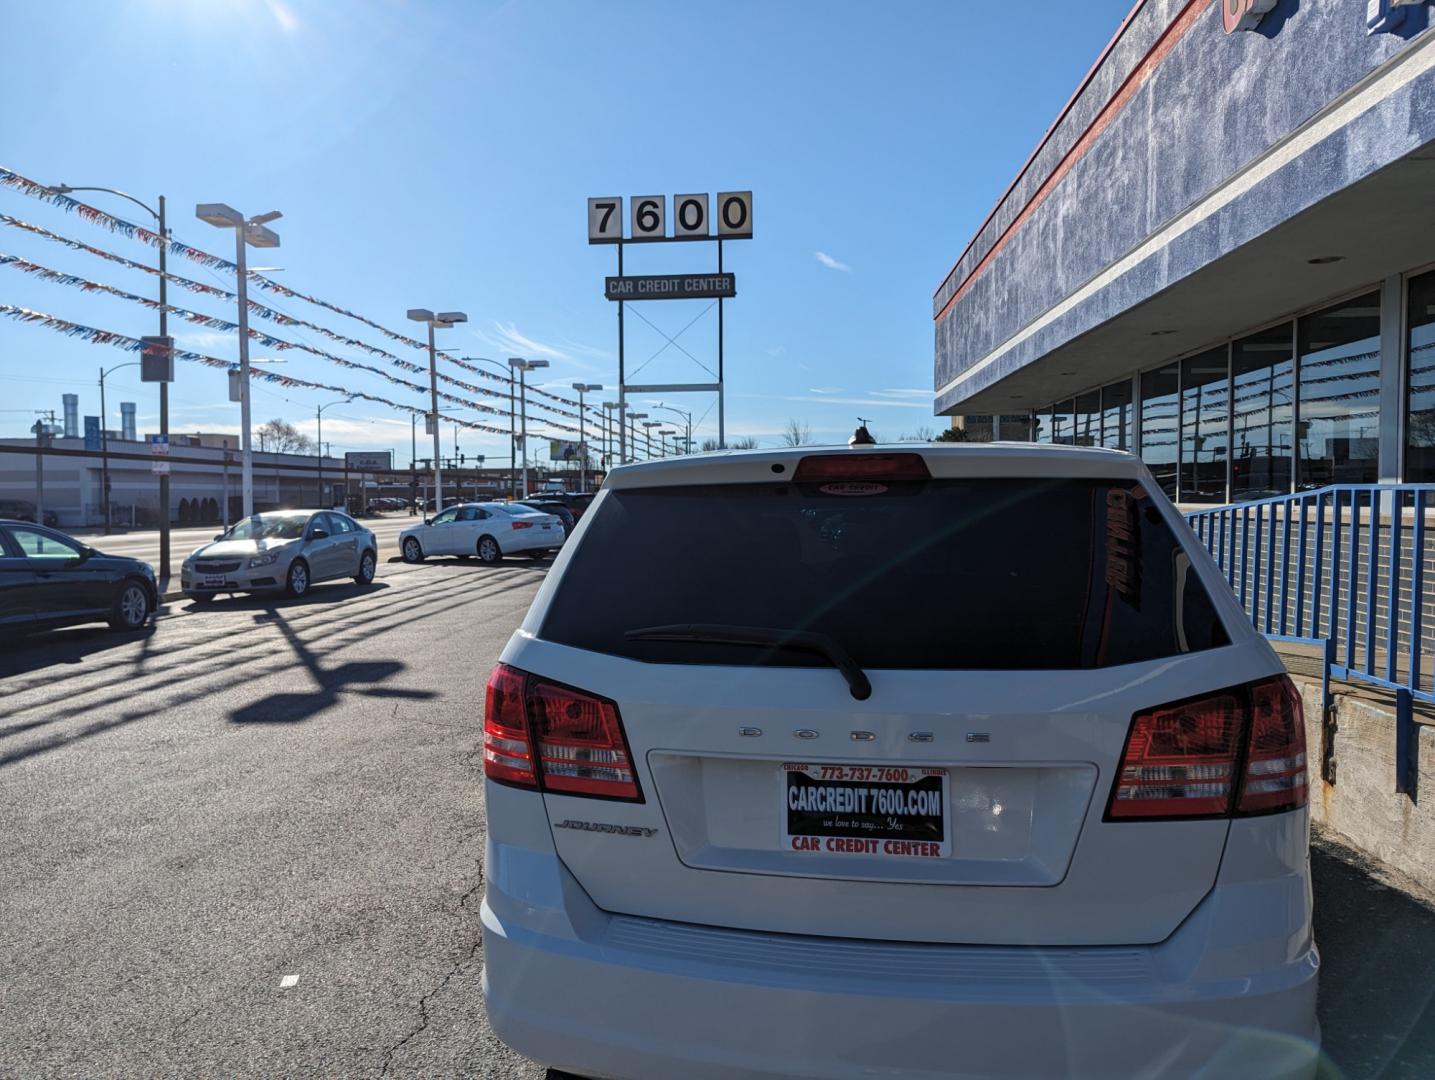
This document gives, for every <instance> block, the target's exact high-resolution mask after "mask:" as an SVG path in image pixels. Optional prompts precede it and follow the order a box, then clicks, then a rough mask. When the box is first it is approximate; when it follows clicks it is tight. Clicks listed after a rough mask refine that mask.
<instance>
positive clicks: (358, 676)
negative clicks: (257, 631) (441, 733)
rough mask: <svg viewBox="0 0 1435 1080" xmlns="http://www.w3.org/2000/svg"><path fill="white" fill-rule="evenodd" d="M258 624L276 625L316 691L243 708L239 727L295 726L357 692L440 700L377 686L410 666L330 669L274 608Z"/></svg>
mask: <svg viewBox="0 0 1435 1080" xmlns="http://www.w3.org/2000/svg"><path fill="white" fill-rule="evenodd" d="M254 619H255V621H256V622H260V621H263V622H265V623H272V624H273V625H275V626H277V627H278V628H279V632H280V633H282V634H283V635H284V638H285V640H286V641H287V642H288V643H289V647H290V648H291V649H292V650H293V651H294V655H295V656H296V657H297V658H298V660H299V662H300V664H302V665H303V667H304V668H305V669H306V670H307V671H308V672H309V675H310V677H311V678H312V679H313V680H314V682H315V684H316V687H315V689H314V690H312V691H310V692H308V693H278V694H270V695H269V696H268V697H266V698H261V699H259V700H258V701H253V702H250V703H249V704H248V705H245V706H244V707H243V708H239V709H235V710H234V711H233V712H231V713H230V714H229V719H230V722H231V723H235V724H294V723H298V722H300V721H302V720H307V719H309V717H311V716H313V715H315V714H316V713H319V712H323V711H324V710H325V709H327V708H329V707H330V706H332V705H336V704H338V701H339V695H340V694H342V693H345V692H349V691H352V692H355V693H358V694H362V695H363V696H364V697H389V698H399V699H403V700H408V701H427V700H430V699H432V698H435V697H437V696H438V694H437V693H435V692H434V691H432V690H401V689H397V688H394V687H384V686H377V685H375V684H377V683H381V682H383V681H385V680H386V679H390V678H392V677H393V676H395V675H397V674H398V673H399V672H401V671H404V670H405V669H406V668H407V667H408V665H407V664H404V663H402V662H401V661H398V660H367V661H355V662H351V663H347V664H341V665H340V666H339V667H336V668H332V669H326V668H324V667H322V666H321V665H320V663H319V658H318V656H316V655H315V654H314V652H313V650H311V649H310V648H309V646H308V645H307V644H305V642H304V639H303V638H302V637H300V636H299V633H298V632H297V631H296V630H295V629H294V627H292V626H291V625H290V624H289V622H288V620H287V619H285V618H284V616H283V615H282V614H281V613H280V612H279V611H278V610H277V609H276V608H274V607H273V606H270V607H268V608H266V609H265V610H264V611H263V612H260V613H256V614H255V616H254Z"/></svg>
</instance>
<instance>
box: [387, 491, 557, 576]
mask: <svg viewBox="0 0 1435 1080" xmlns="http://www.w3.org/2000/svg"><path fill="white" fill-rule="evenodd" d="M562 545H563V522H562V520H561V519H559V518H558V517H556V516H555V515H553V514H544V513H541V512H539V511H537V510H531V509H529V508H528V507H526V506H520V505H518V504H516V503H499V502H485V503H460V504H459V505H458V506H450V507H448V509H446V510H444V511H443V512H442V513H439V514H436V515H434V516H433V517H431V518H425V519H424V523H423V524H422V525H414V526H413V527H411V528H408V529H405V530H404V531H403V532H402V533H400V534H399V550H400V551H401V552H402V553H403V556H404V561H405V562H411V563H415V562H422V561H423V560H424V559H426V558H427V557H428V556H430V555H457V556H459V557H460V558H464V559H466V558H468V557H469V556H471V555H477V556H478V557H479V559H480V560H481V561H483V562H486V563H496V562H498V560H499V559H501V558H503V557H504V556H505V555H516V554H518V553H519V552H523V553H524V554H527V555H530V556H532V557H533V558H541V557H542V556H544V555H545V554H547V553H548V552H550V551H555V550H557V549H558V548H559V547H561V546H562Z"/></svg>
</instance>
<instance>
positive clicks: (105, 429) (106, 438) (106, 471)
mask: <svg viewBox="0 0 1435 1080" xmlns="http://www.w3.org/2000/svg"><path fill="white" fill-rule="evenodd" d="M139 366H140V362H139V361H138V360H131V361H130V362H129V363H127V364H116V365H115V366H114V367H112V368H110V369H109V370H108V371H106V370H105V369H104V368H103V367H102V368H100V488H101V491H102V494H101V498H102V499H104V503H105V535H106V536H109V535H110V433H109V421H110V416H109V413H108V412H106V411H105V377H106V376H108V375H113V374H114V373H115V372H116V371H119V370H120V368H127V367H139ZM40 524H42V525H43V524H44V522H43V521H42V522H41V523H40Z"/></svg>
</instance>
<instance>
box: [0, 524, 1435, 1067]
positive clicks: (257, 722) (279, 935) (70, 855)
mask: <svg viewBox="0 0 1435 1080" xmlns="http://www.w3.org/2000/svg"><path fill="white" fill-rule="evenodd" d="M391 551H392V549H390V552H391ZM546 569H547V563H546V562H538V563H534V562H531V561H529V560H527V559H515V560H511V561H506V562H505V563H503V564H502V565H500V566H498V567H493V568H490V567H482V566H479V565H477V564H476V563H460V562H456V561H442V562H429V563H425V564H421V565H417V566H409V565H405V564H402V563H399V562H395V561H386V562H384V563H382V565H381V568H380V573H379V577H378V579H377V580H376V582H375V583H374V585H372V586H370V587H368V588H360V587H358V586H355V585H352V584H349V583H344V584H337V585H323V586H319V587H317V588H316V589H315V590H314V591H313V593H312V594H311V596H310V597H308V598H307V599H305V600H304V601H301V602H290V601H285V600H276V601H269V600H259V599H243V598H241V599H226V600H221V601H219V602H218V603H216V604H214V605H211V606H210V607H207V608H204V609H199V608H195V607H192V606H191V605H190V604H188V603H186V602H183V601H180V602H176V603H171V604H169V605H167V607H166V609H165V610H164V611H163V612H162V613H161V615H160V617H159V618H158V620H157V621H156V623H155V625H154V626H153V628H152V629H151V630H150V631H149V632H147V633H144V634H138V635H121V634H114V633H111V632H109V631H108V630H103V629H99V628H96V629H88V628H86V629H76V630H66V631H61V632H58V633H54V634H51V635H48V636H45V637H38V638H33V639H26V640H23V641H20V642H9V643H6V644H5V646H4V647H3V652H0V822H3V823H4V828H3V829H0V866H3V867H4V871H5V887H4V888H3V889H0V1031H3V1033H4V1037H3V1038H0V1076H3V1077H50V1076H77V1077H78V1076H93V1077H111V1076H156V1075H167V1076H278V1075H285V1076H305V1077H320V1076H353V1077H370V1076H375V1077H376V1076H388V1075H392V1076H482V1077H532V1078H537V1077H541V1076H542V1075H543V1071H542V1070H541V1069H540V1068H539V1067H537V1066H536V1065H534V1064H533V1063H531V1062H528V1061H526V1060H524V1059H522V1058H520V1057H518V1056H517V1055H515V1054H513V1053H511V1052H510V1051H508V1050H507V1049H506V1048H504V1047H503V1046H502V1045H501V1044H499V1043H498V1042H497V1041H496V1040H495V1039H494V1038H493V1036H492V1035H491V1033H490V1032H489V1031H488V1029H487V1025H486V1023H485V1021H484V1018H483V1010H482V1003H481V997H480V992H479V978H480V973H481V970H482V963H483V954H482V945H481V941H480V936H479V922H478V905H479V901H480V899H481V896H482V888H483V880H482V867H481V860H482V853H483V841H484V827H485V826H484V813H483V800H482V785H481V783H480V780H481V776H482V769H481V763H480V758H479V755H478V748H479V744H480V738H481V721H482V710H483V688H484V682H485V679H486V677H487V674H488V671H489V669H490V667H491V666H492V664H493V662H494V661H495V659H496V658H497V656H498V653H499V651H500V649H501V648H502V645H503V643H504V641H505V640H506V639H507V637H508V635H509V633H510V632H511V630H512V629H513V627H514V626H515V625H516V624H517V622H518V620H519V619H520V618H521V616H522V614H523V611H524V610H525V608H526V607H527V605H528V602H529V600H530V599H531V597H532V595H533V592H534V590H535V589H536V588H537V586H538V584H539V582H540V581H541V580H542V577H543V575H544V573H545V572H546ZM1315 869H1316V899H1317V929H1318V934H1319V939H1320V942H1321V946H1322V950H1323V954H1324V965H1325V967H1324V973H1323V979H1322V1000H1321V1018H1322V1025H1323V1028H1324V1032H1325V1039H1326V1048H1327V1051H1328V1055H1329V1061H1328V1063H1327V1065H1326V1068H1325V1075H1327V1076H1330V1077H1426V1076H1431V1075H1435V1004H1432V995H1435V980H1432V979H1431V978H1430V975H1429V973H1430V972H1431V971H1435V908H1432V907H1430V906H1427V905H1426V904H1425V903H1424V902H1422V901H1420V900H1418V899H1415V898H1412V897H1410V896H1407V895H1405V894H1404V893H1402V892H1401V891H1400V890H1399V889H1398V888H1394V887H1392V885H1395V884H1399V882H1396V881H1394V880H1393V879H1391V878H1390V877H1388V876H1386V875H1384V874H1383V873H1382V872H1381V871H1380V870H1379V869H1378V868H1371V867H1366V866H1362V865H1360V864H1359V863H1358V862H1357V861H1356V860H1354V859H1353V858H1352V857H1351V856H1350V855H1349V853H1346V852H1343V851H1342V850H1340V849H1339V848H1337V847H1335V846H1333V845H1331V844H1327V843H1319V844H1318V845H1317V848H1316V853H1315Z"/></svg>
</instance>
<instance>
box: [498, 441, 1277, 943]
mask: <svg viewBox="0 0 1435 1080" xmlns="http://www.w3.org/2000/svg"><path fill="white" fill-rule="evenodd" d="M832 456H833V457H836V458H839V459H840V460H841V461H842V462H843V465H844V468H842V469H836V467H835V466H806V467H804V466H803V465H802V464H800V463H799V462H798V459H797V458H796V457H789V458H786V459H784V463H785V470H795V475H794V472H787V475H788V476H792V477H793V479H791V480H786V482H783V481H778V482H773V481H771V480H770V479H767V478H768V477H771V476H772V475H773V473H774V471H775V470H773V469H772V465H773V464H776V463H778V462H768V461H767V459H766V458H764V459H763V460H762V468H763V470H764V471H765V472H766V474H767V476H766V477H763V478H762V482H760V483H758V482H748V483H746V484H742V483H733V482H730V481H729V480H728V478H727V477H722V478H721V479H722V480H723V482H720V483H714V484H706V483H703V482H702V479H703V477H702V476H701V473H699V472H698V471H697V470H694V471H693V472H694V473H698V474H697V475H692V474H689V478H690V479H691V480H694V481H696V482H695V483H689V484H684V485H682V486H666V485H653V486H634V487H619V489H618V490H614V491H609V492H607V493H605V495H604V496H603V498H602V500H601V501H600V502H598V503H596V504H595V507H594V510H593V513H591V514H590V515H588V520H587V521H585V523H584V525H583V529H582V531H581V532H580V533H579V534H578V542H577V546H576V549H575V550H572V551H571V552H569V553H568V554H567V555H566V556H565V559H566V561H565V562H563V563H561V564H560V566H559V567H558V568H557V570H556V571H555V574H554V576H553V578H552V579H551V580H550V582H549V583H548V584H547V585H546V586H545V589H544V592H543V593H542V594H541V595H540V597H539V599H538V601H537V602H536V603H535V607H534V611H533V612H532V613H531V614H530V619H529V623H528V624H527V625H526V627H525V630H526V632H524V633H520V634H519V635H517V636H516V637H515V640H514V642H513V643H512V644H511V645H510V648H509V650H508V651H507V652H506V653H505V656H504V660H505V663H506V664H507V665H509V667H508V668H506V669H504V670H505V671H507V673H508V674H507V676H506V678H507V679H508V680H509V681H508V682H507V683H506V684H504V685H503V686H501V687H500V696H502V695H503V694H504V693H507V694H508V695H509V698H510V699H511V700H514V701H517V700H520V699H521V700H523V701H525V702H526V703H527V710H528V716H529V717H532V718H539V719H532V720H529V719H521V720H520V719H515V720H514V721H513V725H514V726H513V727H511V728H509V729H505V731H504V732H500V735H503V734H505V733H506V734H507V735H514V734H515V733H517V732H519V729H520V728H521V729H522V734H523V737H521V738H517V739H513V738H509V739H506V740H504V741H501V742H500V743H499V744H496V745H499V746H500V750H501V752H502V753H504V754H508V753H516V754H517V755H518V757H519V758H521V757H522V756H523V755H524V754H525V753H528V751H527V750H516V751H515V750H514V749H513V747H515V746H518V745H520V744H523V745H527V742H528V741H529V740H530V739H531V743H532V745H533V746H534V747H535V748H536V751H537V754H538V756H539V757H540V758H541V759H542V760H543V762H544V763H545V765H544V767H545V768H548V769H551V770H552V777H549V778H548V779H547V780H545V782H544V786H545V787H546V790H545V793H544V800H545V805H546V809H547V812H548V815H549V818H550V822H551V824H552V825H553V836H554V841H555V844H556V846H557V850H558V853H559V855H560V857H561V858H562V859H563V861H564V863H565V864H566V865H567V866H568V868H569V869H570V870H571V871H572V873H573V874H574V876H575V877H576V878H577V880H578V881H579V882H580V883H581V884H582V886H583V887H584V889H586V890H587V891H588V893H589V894H590V895H591V896H592V898H593V900H594V901H595V902H596V903H597V904H598V905H599V906H600V907H603V908H605V909H606V910H609V911H612V912H617V913H625V914H631V915H639V916H648V917H653V918H662V919H671V920H680V921H685V922H692V923H702V924H709V925H717V926H729V927H738V928H744V929H751V930H762V931H777V932H789V933H804V934H825V935H837V936H843V937H856V938H866V939H886V940H902V941H923V942H954V943H973V944H978V943H979V944H1041V945H1105V944H1137V943H1145V942H1155V941H1159V940H1161V939H1163V938H1164V937H1166V936H1167V935H1169V934H1170V933H1171V931H1172V930H1174V929H1175V927H1176V926H1177V925H1178V924H1179V923H1180V922H1181V920H1182V919H1183V918H1184V917H1185V916H1186V915H1187V914H1188V913H1189V912H1190V911H1191V910H1192V909H1193V908H1194V907H1195V905H1196V904H1197V903H1199V901H1200V900H1201V898H1202V897H1203V896H1204V895H1205V894H1206V893H1207V892H1208V891H1209V890H1210V888H1211V886H1212V884H1213V882H1214V880H1215V877H1216V873H1217V870H1218V868H1219V864H1220V859H1221V854H1222V851H1223V848H1224V843H1225V837H1226V832H1227V828H1228V819H1227V817H1226V816H1225V814H1224V813H1217V814H1214V815H1210V816H1205V817H1189V816H1187V815H1181V816H1182V817H1183V818H1186V819H1182V820H1146V819H1134V820H1133V819H1131V818H1129V817H1126V816H1121V817H1113V815H1112V813H1111V812H1110V811H1109V807H1108V803H1109V801H1110V799H1111V796H1112V788H1113V779H1114V778H1115V777H1116V775H1117V773H1118V771H1122V770H1120V769H1119V766H1120V765H1121V763H1122V755H1123V751H1124V749H1125V748H1126V745H1127V739H1128V734H1129V733H1130V732H1131V730H1132V724H1133V716H1135V715H1137V714H1142V713H1143V712H1145V711H1149V710H1153V709H1156V708H1158V707H1160V706H1164V705H1167V704H1169V703H1172V702H1177V701H1186V700H1191V701H1198V700H1200V699H1202V697H1203V695H1209V694H1210V693H1211V692H1212V691H1218V690H1220V689H1221V688H1223V687H1230V686H1239V685H1244V684H1249V683H1252V682H1255V681H1258V680H1261V679H1262V678H1265V677H1268V676H1270V675H1271V674H1272V673H1273V671H1274V670H1276V667H1275V664H1274V660H1273V657H1272V655H1271V654H1270V652H1269V650H1268V648H1267V647H1266V646H1265V645H1264V644H1263V643H1262V642H1261V641H1260V639H1259V638H1256V637H1254V636H1253V635H1250V634H1248V633H1247V634H1242V635H1241V636H1240V637H1239V639H1238V641H1237V642H1236V643H1235V644H1232V643H1231V639H1230V636H1229V634H1228V631H1227V629H1226V620H1223V618H1222V617H1221V615H1219V614H1218V613H1217V610H1216V605H1215V604H1213V601H1212V599H1211V597H1210V595H1209V594H1208V590H1207V589H1206V587H1205V585H1204V584H1203V583H1202V581H1201V580H1200V576H1201V575H1200V574H1199V573H1193V572H1192V556H1191V553H1189V552H1188V551H1186V550H1184V549H1183V547H1182V545H1181V543H1180V542H1179V541H1178V540H1177V536H1178V535H1179V533H1178V530H1184V526H1181V525H1180V524H1179V521H1178V520H1174V519H1172V518H1171V516H1170V511H1169V506H1168V505H1166V504H1164V503H1163V502H1162V501H1161V500H1160V497H1159V496H1153V495H1152V494H1151V493H1150V491H1149V490H1148V489H1147V488H1146V487H1145V486H1144V485H1143V484H1142V483H1141V480H1140V475H1139V472H1138V469H1139V467H1138V466H1137V465H1135V463H1134V462H1132V461H1130V460H1129V459H1125V458H1116V457H1114V456H1108V455H1102V456H1096V457H1097V461H1098V462H1099V466H1100V467H1099V468H1093V467H1092V466H1091V465H1090V464H1089V463H1084V461H1083V459H1082V458H1081V457H1080V455H1077V456H1076V460H1077V462H1078V463H1077V465H1074V466H1072V465H1066V466H1063V464H1062V462H1063V461H1064V460H1065V459H1055V460H1050V461H1040V462H1038V463H1037V464H1039V466H1040V472H1039V478H1036V477H1034V476H1032V475H1028V476H1022V475H1021V472H1022V471H1023V468H1024V469H1025V471H1027V472H1028V473H1029V474H1031V473H1037V472H1038V469H1037V467H1036V466H1035V465H1033V463H1032V462H1031V461H1029V460H1026V461H1025V465H1024V466H1023V465H1021V464H1018V465H1017V466H1015V468H1016V474H1015V475H1013V474H1012V471H1011V470H1012V468H1013V466H1012V463H1011V462H1010V461H1007V460H1004V459H1003V458H1001V457H1000V456H990V455H982V454H979V453H978V454H965V455H950V454H940V453H938V454H933V455H930V457H929V459H928V461H923V459H922V457H921V456H919V455H915V454H908V455H868V457H872V458H882V459H884V460H883V461H882V462H880V463H879V464H878V465H874V466H871V467H870V468H868V471H866V472H863V471H862V470H863V468H864V466H863V464H862V461H861V459H859V458H857V456H856V455H832ZM817 457H818V456H817V455H813V456H810V457H809V461H811V460H816V459H817ZM894 459H911V460H906V462H905V465H904V464H903V460H896V461H895V464H894ZM1021 460H1025V459H1019V461H1021ZM913 461H915V462H916V464H917V465H919V466H920V470H918V471H915V472H913V471H907V472H904V471H902V470H903V469H904V468H907V469H911V468H912V466H913ZM1063 468H1065V470H1066V471H1067V472H1068V475H1060V473H1061V472H1062V470H1063ZM826 469H835V471H832V472H830V473H829V472H827V471H824V470H826ZM884 469H885V470H886V471H885V472H884V471H883V470H884ZM929 471H930V473H931V474H933V475H932V476H929V475H928V473H929ZM1054 473H1055V475H1053V474H1054ZM1197 557H1199V558H1204V556H1203V555H1198V556H1197ZM759 629H765V630H767V631H772V630H774V629H776V630H779V631H781V633H780V634H779V636H778V638H777V640H779V641H781V642H782V644H780V645H773V644H771V643H769V644H767V645H758V644H752V643H748V641H746V640H745V639H746V638H750V637H753V636H758V637H761V636H762V635H760V634H756V631H757V630H759ZM635 631H638V633H636V634H635V633H634V632H635ZM798 632H801V633H807V634H812V635H816V636H817V638H818V639H819V640H817V641H816V642H815V643H814V642H813V641H807V640H801V641H799V642H798V643H799V644H801V645H802V647H801V648H794V647H792V646H793V643H794V641H795V640H797V639H795V638H794V637H793V635H794V634H795V633H798ZM834 643H835V644H836V646H837V647H838V650H839V654H837V655H835V656H834V654H833V653H832V651H831V646H832V645H833V644H834ZM841 654H846V655H845V656H844V655H841ZM848 659H850V660H851V661H855V664H856V666H857V668H860V671H856V672H855V673H854V671H853V670H851V669H850V668H848V669H847V670H846V671H845V673H844V671H843V670H841V669H842V668H843V667H845V666H846V664H845V661H846V660H848ZM864 680H865V681H866V682H869V683H870V693H869V692H868V687H867V686H865V685H863V683H864ZM1223 700H1224V699H1223ZM513 715H515V716H516V715H517V714H516V713H515V714H513ZM584 717H587V718H588V719H587V720H585V719H582V718H584ZM590 721H591V722H590ZM585 724H586V725H587V726H586V727H585V726H584V725H585ZM574 725H576V727H575V726H574ZM580 729H582V730H580ZM595 732H597V734H596V735H595ZM545 733H546V734H545ZM492 735H493V732H492V731H491V732H490V736H491V737H490V743H491V744H493V738H492ZM530 759H531V758H530ZM511 760H517V759H511ZM583 763H586V764H583ZM1129 765H1130V763H1129V762H1128V766H1129ZM1228 765H1229V769H1234V768H1236V765H1235V763H1234V759H1232V761H1231V762H1230V763H1228ZM1229 769H1228V772H1229ZM1138 771H1139V770H1138ZM1218 771H1219V770H1218ZM1122 772H1123V776H1136V775H1137V773H1134V772H1131V769H1130V768H1128V769H1127V770H1124V771H1122ZM1188 774H1189V775H1192V776H1194V775H1195V772H1194V771H1193V770H1191V769H1189V768H1187V767H1185V766H1182V768H1181V769H1180V770H1179V772H1178V775H1179V776H1180V777H1187V776H1188ZM490 775H492V773H491V774H490ZM1153 775H1154V774H1153ZM1163 775H1167V776H1168V777H1169V776H1170V775H1171V773H1170V772H1169V770H1168V772H1167V773H1166V774H1163ZM1232 775H1233V774H1230V775H1227V776H1226V778H1225V782H1226V783H1227V784H1228V786H1229V784H1230V783H1231V776H1232ZM565 778H566V779H565ZM1141 782H1142V781H1140V780H1136V781H1133V783H1136V784H1139V783H1141ZM1221 782H1222V781H1221V779H1220V777H1219V776H1217V777H1216V779H1215V781H1214V783H1215V784H1216V786H1219V784H1220V783H1221ZM1193 783H1194V782H1193ZM1203 783H1204V782H1203ZM1132 790H1136V789H1135V788H1133V789H1132ZM1195 790H1196V789H1195V787H1192V788H1191V791H1193V792H1194V791H1195ZM1200 790H1201V791H1210V790H1215V788H1213V787H1210V786H1209V785H1207V786H1204V787H1202V788H1201V789H1200ZM1141 793H1142V794H1143V795H1145V794H1149V793H1151V792H1149V791H1147V790H1146V789H1141ZM1155 793H1156V794H1158V795H1159V794H1162V793H1168V792H1167V788H1164V787H1163V788H1162V789H1160V791H1156V792H1155ZM1142 805H1148V806H1154V805H1156V804H1155V803H1153V802H1148V803H1146V804H1142ZM1162 805H1165V804H1162Z"/></svg>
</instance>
